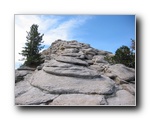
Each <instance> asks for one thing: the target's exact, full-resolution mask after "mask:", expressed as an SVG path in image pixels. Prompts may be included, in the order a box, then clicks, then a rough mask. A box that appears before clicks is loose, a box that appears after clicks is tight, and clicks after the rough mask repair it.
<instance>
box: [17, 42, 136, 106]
mask: <svg viewBox="0 0 150 120" xmlns="http://www.w3.org/2000/svg"><path fill="white" fill-rule="evenodd" d="M41 54H42V57H44V63H43V64H41V65H40V66H38V67H37V68H36V69H32V68H28V67H24V68H19V69H17V70H16V71H15V104H16V105H49V106H92V105H94V106H95V105H99V106H101V105H107V106H108V105H110V106H112V105H115V106H118V105H123V106H124V105H127V106H129V105H130V106H134V105H135V103H136V101H135V95H136V92H135V70H134V69H132V68H128V67H126V66H124V65H122V64H115V65H111V64H109V63H108V62H107V61H106V60H105V59H104V58H105V56H106V55H107V56H108V55H110V56H112V55H113V54H112V53H111V52H108V51H103V50H98V49H95V48H92V47H91V46H90V45H89V44H85V43H79V42H77V41H76V40H73V41H63V40H56V41H55V42H53V43H52V45H51V46H50V47H49V48H48V49H47V50H44V51H43V52H42V53H41Z"/></svg>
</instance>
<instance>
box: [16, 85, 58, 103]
mask: <svg viewBox="0 0 150 120" xmlns="http://www.w3.org/2000/svg"><path fill="white" fill-rule="evenodd" d="M57 96H58V95H56V94H55V95H53V94H47V93H44V92H42V91H41V90H39V89H38V88H35V87H32V88H31V89H30V90H28V91H27V92H26V93H24V94H22V95H20V96H19V97H17V98H16V99H15V104H16V105H39V104H41V103H46V102H51V101H52V100H53V99H55V98H56V97H57Z"/></svg>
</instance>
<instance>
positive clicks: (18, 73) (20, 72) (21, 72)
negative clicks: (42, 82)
mask: <svg viewBox="0 0 150 120" xmlns="http://www.w3.org/2000/svg"><path fill="white" fill-rule="evenodd" d="M32 73H33V71H30V70H15V83H16V82H20V81H21V80H24V77H25V76H26V75H27V74H32Z"/></svg>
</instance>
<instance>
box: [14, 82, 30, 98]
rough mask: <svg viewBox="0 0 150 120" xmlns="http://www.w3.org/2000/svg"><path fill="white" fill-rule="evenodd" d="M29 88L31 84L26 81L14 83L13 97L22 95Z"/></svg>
mask: <svg viewBox="0 0 150 120" xmlns="http://www.w3.org/2000/svg"><path fill="white" fill-rule="evenodd" d="M30 89H31V85H30V83H29V82H28V81H20V82H18V83H16V84H15V97H18V96H19V95H22V94H23V93H25V92H27V91H28V90H30Z"/></svg>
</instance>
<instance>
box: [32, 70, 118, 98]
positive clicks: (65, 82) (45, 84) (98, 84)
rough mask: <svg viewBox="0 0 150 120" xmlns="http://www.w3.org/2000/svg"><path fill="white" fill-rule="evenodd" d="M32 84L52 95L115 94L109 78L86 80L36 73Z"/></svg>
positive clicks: (41, 72) (112, 83) (42, 72)
mask: <svg viewBox="0 0 150 120" xmlns="http://www.w3.org/2000/svg"><path fill="white" fill-rule="evenodd" d="M30 84H31V85H32V86H36V87H38V88H40V89H42V90H46V91H48V92H49V93H51V94H79V93H80V94H99V95H109V94H112V93H113V92H114V88H115V84H114V82H113V80H111V79H109V78H108V77H105V76H101V77H100V78H94V79H84V78H76V77H66V76H56V75H52V74H48V73H46V72H44V71H36V72H35V73H34V74H33V75H32V76H31V79H30Z"/></svg>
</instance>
